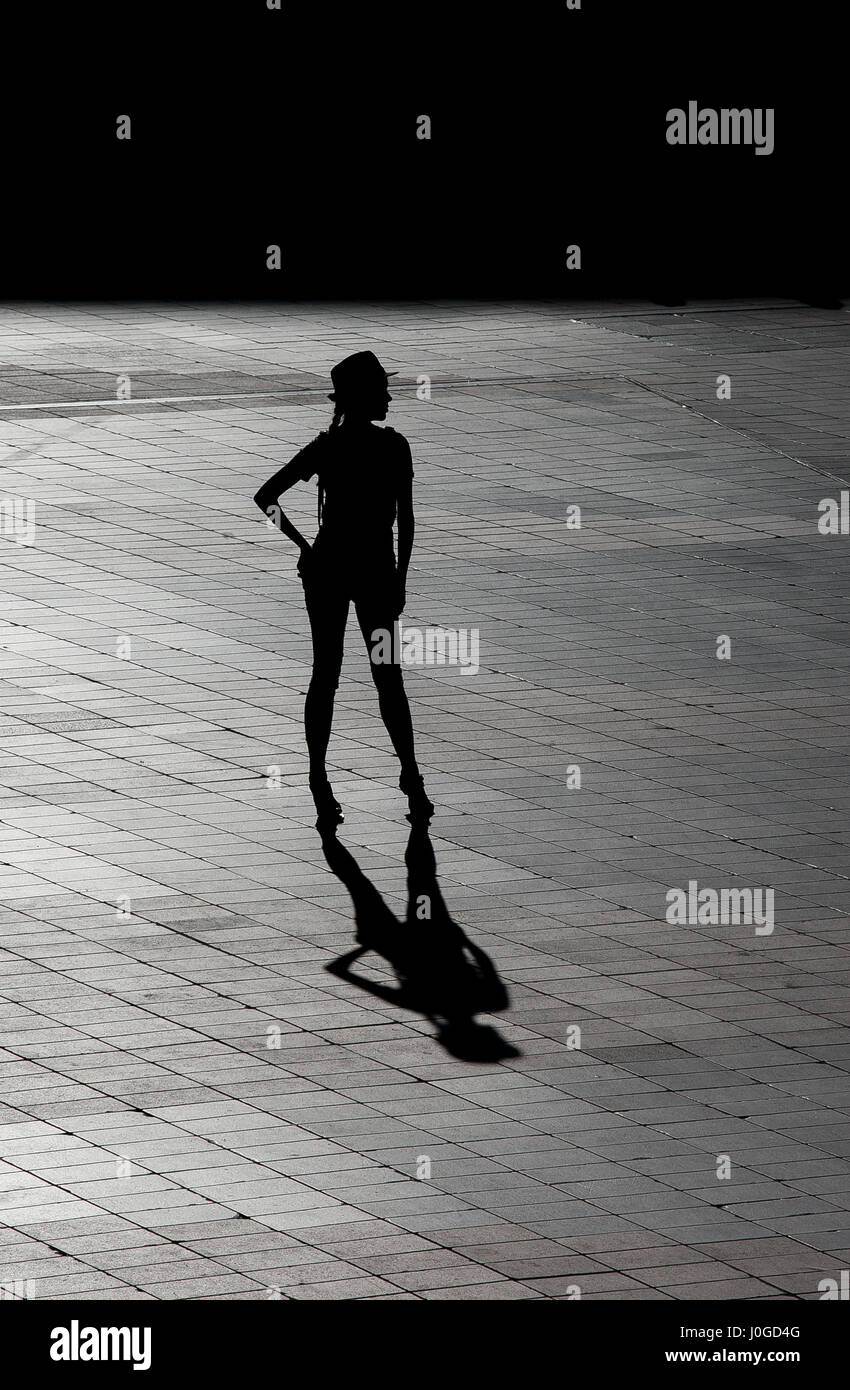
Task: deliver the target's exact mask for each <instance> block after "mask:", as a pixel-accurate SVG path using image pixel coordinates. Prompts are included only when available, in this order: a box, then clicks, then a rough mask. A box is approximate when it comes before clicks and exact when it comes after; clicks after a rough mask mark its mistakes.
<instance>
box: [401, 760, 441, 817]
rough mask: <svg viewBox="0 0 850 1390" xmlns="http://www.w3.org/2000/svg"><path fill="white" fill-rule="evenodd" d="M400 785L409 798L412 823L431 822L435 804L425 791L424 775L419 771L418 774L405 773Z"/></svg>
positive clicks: (408, 814) (402, 775)
mask: <svg viewBox="0 0 850 1390" xmlns="http://www.w3.org/2000/svg"><path fill="white" fill-rule="evenodd" d="M398 785H399V787H400V788H401V790H402V791H403V792H404V794H405V796H406V797H407V800H408V805H409V806H410V810H409V811H408V813H407V819H408V820H409V821H411V822H413V821H423V820H424V821H427V820H430V819H431V817H432V816H433V814H434V803H433V801H431V799H430V798H429V796H428V793H427V792H426V790H425V783H424V781H423V780H422V773H421V772H419V771H418V770H417V771H416V772H403V773H402V774H401V776H400V777H399V779H398Z"/></svg>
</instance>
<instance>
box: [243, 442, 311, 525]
mask: <svg viewBox="0 0 850 1390" xmlns="http://www.w3.org/2000/svg"><path fill="white" fill-rule="evenodd" d="M308 447H309V446H308ZM305 452H306V450H304V449H302V450H301V451H300V453H298V454H296V455H295V458H293V459H290V461H289V463H285V464H284V465H283V468H279V469H278V470H277V472H276V473H273V474H272V476H271V477H270V478H269V479H268V481H267V482H265V483H263V485H262V487H260V488H258V489H257V491H256V492H255V493H254V501H255V502H256V504H257V506H258V507H259V509H260V511H261V512H262V513H263V515H264V516H267V517H269V518H270V519H271V521H273V522H274V524H275V526H276V527H277V528H278V530H279V531H282V532H283V534H284V535H285V536H288V537H289V539H290V540H291V541H294V542H295V544H296V545H297V546H298V547H299V549H301V550H302V551H303V550H308V549H309V542H308V541H307V539H306V537H305V536H302V534H301V532H300V531H299V530H298V528H297V526H293V524H292V522H291V521H290V520H289V517H288V516H287V515H286V513H285V512H283V511H282V510H281V508H280V507H279V506H278V504H277V501H278V498H279V497H281V496H282V495H283V493H284V492H288V491H289V489H290V488H291V487H294V486H295V484H296V483H300V482H304V481H305V479H306V478H309V477H310V476H311V475H312V473H313V472H315V469H310V465H309V463H307V462H306V461H305V458H304V454H305ZM308 470H309V471H308Z"/></svg>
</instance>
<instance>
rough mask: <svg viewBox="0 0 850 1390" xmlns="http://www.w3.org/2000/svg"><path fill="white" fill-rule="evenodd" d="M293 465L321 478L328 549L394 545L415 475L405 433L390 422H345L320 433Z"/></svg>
mask: <svg viewBox="0 0 850 1390" xmlns="http://www.w3.org/2000/svg"><path fill="white" fill-rule="evenodd" d="M290 466H291V467H292V469H293V473H294V474H295V476H296V477H299V478H302V479H303V480H304V481H307V480H308V479H309V478H312V477H314V476H315V477H316V479H317V482H318V486H319V500H320V530H319V536H320V537H321V539H322V542H323V548H324V547H325V546H330V545H331V544H333V545H334V547H337V546H338V547H340V548H344V549H346V550H349V549H356V550H357V551H358V552H359V553H361V554H363V555H364V556H368V554H369V551H370V548H371V547H375V548H376V549H377V550H378V551H385V550H386V548H387V547H389V549H390V550H392V539H393V537H392V528H393V522H394V521H395V518H396V513H397V510H398V503H399V500H400V498H402V497H403V496H404V495H406V493H407V492H409V489H410V483H411V480H412V478H413V460H412V458H411V453H410V445H409V444H408V442H407V440H406V439H405V437H404V435H402V434H398V432H397V431H396V430H394V429H391V428H390V427H389V426H387V427H385V428H383V429H380V428H378V427H377V426H375V425H368V426H364V427H363V428H356V429H355V428H354V427H345V426H341V427H340V428H339V429H337V430H333V431H329V432H324V433H322V434H320V435H318V436H317V437H316V438H315V439H314V440H312V441H311V442H310V443H309V444H307V445H306V446H305V447H304V448H303V449H302V450H301V451H300V453H298V454H296V455H295V458H294V459H293V460H292V463H291V465H290ZM318 539H319V538H318V537H317V540H318Z"/></svg>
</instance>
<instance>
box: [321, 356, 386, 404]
mask: <svg viewBox="0 0 850 1390" xmlns="http://www.w3.org/2000/svg"><path fill="white" fill-rule="evenodd" d="M397 375H398V373H397V372H388V371H387V369H386V368H385V367H382V366H381V363H380V362H379V361H378V359H377V357H376V356H375V354H374V352H369V351H368V350H367V351H366V352H353V353H352V354H351V356H350V357H344V358H343V360H342V361H341V362H337V364H336V366H335V367H331V381H332V382H333V386H334V389H333V391H332V392H331V394H330V395H329V396H328V400H330V401H335V400H337V399H338V398H339V397H340V396H355V395H358V394H359V393H360V392H361V391H374V390H375V389H376V388H377V389H378V390H379V391H380V390H381V389H383V388H384V387H386V385H387V378H388V377H391V376H397Z"/></svg>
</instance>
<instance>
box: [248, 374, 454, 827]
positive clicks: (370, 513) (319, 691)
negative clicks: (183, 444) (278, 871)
mask: <svg viewBox="0 0 850 1390" xmlns="http://www.w3.org/2000/svg"><path fill="white" fill-rule="evenodd" d="M388 375H395V373H391V374H388V373H387V372H386V371H385V370H384V368H383V367H382V366H381V364H380V362H379V361H378V359H377V357H376V356H375V354H374V353H372V352H356V353H354V354H353V355H352V356H351V357H346V358H345V360H344V361H342V362H340V363H338V364H337V366H336V367H334V368H333V369H332V371H331V380H332V381H333V386H334V390H333V393H332V394H331V396H330V398H329V399H330V400H332V401H333V402H334V416H333V420H332V421H331V424H330V427H329V429H327V430H325V431H323V432H322V433H321V434H319V435H318V436H317V437H316V438H315V439H314V440H313V441H312V442H311V443H310V444H307V445H306V447H305V448H303V449H302V450H301V451H300V453H298V454H296V455H295V457H294V458H293V459H291V460H290V462H289V463H287V464H285V465H284V467H283V468H281V469H280V470H279V471H278V472H277V473H275V474H274V476H273V477H271V478H269V480H268V482H267V483H264V484H263V486H262V487H261V488H260V489H259V491H258V492H257V493H256V495H255V497H254V501H255V502H256V503H257V506H258V507H259V508H260V510H261V511H262V512H264V513H265V514H266V515H267V516H271V517H272V518H273V519H274V521H275V524H276V525H277V526H278V527H279V528H280V530H281V531H282V532H283V533H284V535H285V536H288V537H289V539H290V540H292V541H294V542H295V544H296V545H297V546H298V547H299V549H300V551H301V558H300V560H299V562H298V573H299V575H300V576H301V581H302V583H303V585H304V596H305V600H306V604H307V613H308V616H309V619H310V630H311V633H312V637H313V673H312V676H311V678H310V685H309V688H308V690H307V700H306V703H305V706H304V725H305V732H306V736H307V749H308V752H309V755H310V790H311V792H312V794H313V800H314V801H315V803H316V810H317V812H318V820H317V821H316V825H317V826H318V828H319V829H320V830H323V831H324V830H328V829H332V828H333V827H335V826H337V825H338V824H339V823H340V822H341V821H342V820H343V814H342V808H341V807H340V804H339V802H338V801H337V800H336V798H335V796H334V794H333V790H332V788H331V784H330V782H329V781H328V774H327V771H326V768H325V758H326V755H327V750H328V743H329V741H330V734H331V724H332V721H333V707H334V695H335V694H336V689H337V685H338V684H339V674H340V670H341V668H342V655H343V645H344V640H345V627H346V622H347V620H348V607H349V604H350V603H352V602H353V603H354V609H355V612H356V614H357V621H358V624H359V626H360V630H361V632H362V633H363V637H364V639H365V641H366V645H367V647H368V648H369V650H370V654H371V653H372V650H373V644H374V650H375V652H376V653H377V652H379V651H380V653H381V654H382V655H383V654H384V653H385V651H386V649H387V647H389V646H390V645H391V647H392V651H393V653H394V654H395V653H396V652H397V649H398V648H397V643H396V642H393V643H392V644H390V643H388V642H386V641H383V642H380V641H378V638H377V636H376V637H373V635H372V634H373V633H376V632H377V631H378V630H380V632H381V633H383V632H387V633H393V631H394V627H395V624H396V622H397V620H398V618H399V616H400V614H401V612H402V610H403V608H404V603H405V583H406V579H407V567H408V564H409V562H410V554H411V551H412V548H413V462H412V459H411V456H410V446H409V444H408V442H407V440H406V439H405V438H404V436H403V435H401V434H397V433H396V431H395V430H393V429H390V428H386V429H379V428H378V427H377V426H376V425H375V424H374V423H373V421H375V420H385V419H386V417H387V408H388V406H389V404H390V401H391V400H392V397H391V396H390V394H389V391H388V389H387V385H388V381H387V378H388ZM314 475H315V476H316V477H317V480H318V488H319V530H318V534H317V535H316V538H315V540H314V542H313V544H312V545H310V544H309V543H308V541H307V540H306V539H305V538H304V536H302V535H301V533H300V531H298V530H297V528H296V527H295V526H293V524H292V522H291V521H290V520H289V518H288V517H287V516H285V515H284V513H283V512H282V511H281V510H280V508H279V507H278V506H277V500H278V498H279V497H281V496H282V494H283V493H285V492H286V491H288V489H289V488H291V487H292V486H293V485H294V484H295V483H297V482H306V481H307V480H308V479H309V478H312V477H313V476H314ZM396 520H397V522H398V560H397V561H396V556H395V553H394V550H393V523H394V522H395V521H396ZM371 669H372V677H373V679H374V682H375V685H376V687H377V691H378V703H379V706H380V710H381V717H382V718H383V721H384V724H385V725H386V728H387V732H388V734H389V736H390V739H391V740H392V745H393V748H394V749H395V751H396V754H397V755H398V759H399V762H400V763H401V777H400V778H399V786H400V788H401V790H402V791H403V792H404V793H405V794H406V795H407V798H408V801H409V806H410V809H409V814H408V819H409V820H411V821H421V820H426V821H427V820H428V818H429V817H430V816H431V815H432V814H433V811H434V807H433V805H432V803H431V802H430V801H429V799H428V796H427V795H426V792H425V787H424V784H423V781H422V775H421V773H420V771H419V767H418V765H417V762H416V754H415V752H414V746H413V725H412V722H411V718H410V707H409V705H408V703H407V695H406V693H405V689H404V683H403V681H402V674H401V666H400V665H399V663H398V662H397V661H396V660H393V661H389V662H384V661H376V660H375V659H374V658H373V659H372V661H371Z"/></svg>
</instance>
